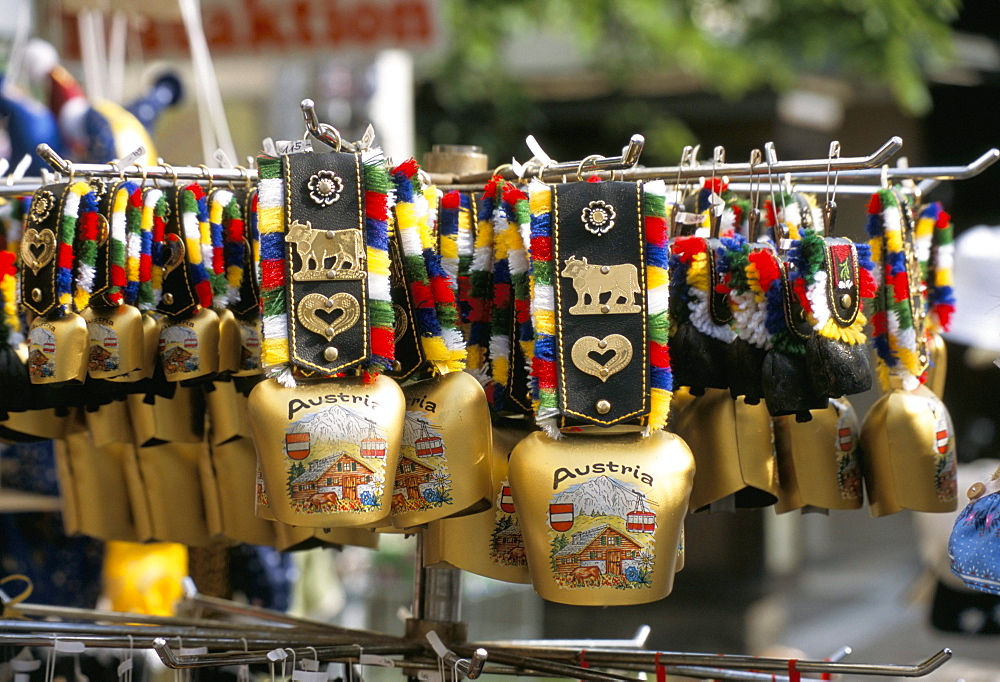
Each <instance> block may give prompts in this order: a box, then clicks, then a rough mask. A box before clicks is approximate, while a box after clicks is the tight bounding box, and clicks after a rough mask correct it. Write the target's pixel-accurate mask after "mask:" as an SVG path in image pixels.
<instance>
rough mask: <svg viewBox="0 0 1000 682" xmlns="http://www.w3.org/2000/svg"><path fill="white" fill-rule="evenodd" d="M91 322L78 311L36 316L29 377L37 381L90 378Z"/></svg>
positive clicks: (30, 337)
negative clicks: (88, 331)
mask: <svg viewBox="0 0 1000 682" xmlns="http://www.w3.org/2000/svg"><path fill="white" fill-rule="evenodd" d="M89 347H90V346H89V341H88V338H87V323H86V322H85V321H84V319H83V318H82V317H81V316H79V315H77V314H76V313H68V314H66V315H63V316H62V317H59V318H56V319H48V318H45V317H36V318H35V319H34V321H32V323H31V326H30V327H29V328H28V377H29V378H30V379H31V383H33V384H57V383H62V382H65V381H75V382H82V381H84V380H85V379H86V378H87V360H88V358H87V355H88V353H87V351H88V349H89Z"/></svg>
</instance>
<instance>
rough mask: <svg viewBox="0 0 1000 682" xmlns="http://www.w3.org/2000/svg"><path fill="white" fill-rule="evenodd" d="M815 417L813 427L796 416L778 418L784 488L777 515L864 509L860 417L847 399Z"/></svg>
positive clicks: (776, 432)
mask: <svg viewBox="0 0 1000 682" xmlns="http://www.w3.org/2000/svg"><path fill="white" fill-rule="evenodd" d="M811 414H812V420H811V421H808V422H797V421H795V416H794V415H787V416H783V417H776V418H775V419H774V437H775V445H776V447H777V452H778V468H779V472H778V479H779V481H780V483H781V493H780V494H779V496H778V502H777V504H776V505H775V510H776V511H777V512H778V513H779V514H780V513H783V512H787V511H792V510H794V509H801V508H802V507H805V506H810V507H817V508H820V509H860V508H861V505H862V502H863V493H862V478H861V463H860V462H859V456H858V441H859V438H860V435H861V433H860V432H861V426H860V423H859V421H858V416H857V413H856V412H855V411H854V408H853V407H852V406H851V403H850V402H848V400H847V399H846V398H840V399H836V400H831V401H830V406H829V407H827V408H826V409H825V410H812V412H811Z"/></svg>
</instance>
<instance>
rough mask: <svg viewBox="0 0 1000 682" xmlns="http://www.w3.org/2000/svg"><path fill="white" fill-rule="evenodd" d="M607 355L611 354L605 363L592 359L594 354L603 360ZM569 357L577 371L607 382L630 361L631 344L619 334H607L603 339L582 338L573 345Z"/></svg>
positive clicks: (594, 337)
mask: <svg viewBox="0 0 1000 682" xmlns="http://www.w3.org/2000/svg"><path fill="white" fill-rule="evenodd" d="M607 353H612V356H611V358H610V359H609V360H607V361H599V360H598V359H597V358H595V357H594V355H595V354H596V355H598V356H600V357H602V358H603V356H605V355H606V354H607ZM571 357H572V358H573V364H574V365H576V368H577V369H578V370H580V371H581V372H584V373H586V374H589V375H591V376H595V377H597V378H598V379H600V380H601V381H607V380H608V377H610V376H611V375H612V374H617V373H618V372H620V371H622V370H623V369H625V368H626V367H627V366H628V363H629V362H631V361H632V342H631V341H629V340H628V339H627V338H626V337H624V336H622V335H621V334H608V335H607V336H605V337H604V338H603V339H598V338H597V337H596V336H582V337H580V338H579V339H577V341H576V343H574V344H573V351H572V353H571Z"/></svg>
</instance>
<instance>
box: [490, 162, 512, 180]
mask: <svg viewBox="0 0 1000 682" xmlns="http://www.w3.org/2000/svg"><path fill="white" fill-rule="evenodd" d="M504 169H513V166H512V165H510V164H509V163H501V164H500V165H499V166H497V167H496V168H494V169H493V172H492V173H491V174H490V177H491V178H495V177H497V176H498V175H500V174H501V173H502V172H503V171H504Z"/></svg>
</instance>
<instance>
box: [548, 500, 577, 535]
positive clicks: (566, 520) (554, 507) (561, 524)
mask: <svg viewBox="0 0 1000 682" xmlns="http://www.w3.org/2000/svg"><path fill="white" fill-rule="evenodd" d="M574 518H575V516H574V513H573V505H572V504H550V505H549V525H550V526H552V528H553V530H557V531H559V532H560V533H563V532H565V531H567V530H569V529H570V528H572V527H573V519H574Z"/></svg>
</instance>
